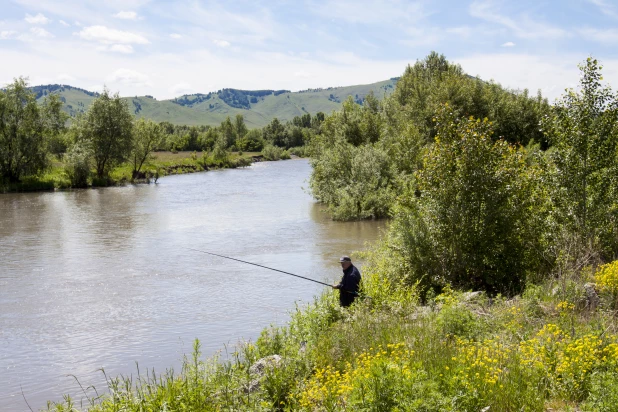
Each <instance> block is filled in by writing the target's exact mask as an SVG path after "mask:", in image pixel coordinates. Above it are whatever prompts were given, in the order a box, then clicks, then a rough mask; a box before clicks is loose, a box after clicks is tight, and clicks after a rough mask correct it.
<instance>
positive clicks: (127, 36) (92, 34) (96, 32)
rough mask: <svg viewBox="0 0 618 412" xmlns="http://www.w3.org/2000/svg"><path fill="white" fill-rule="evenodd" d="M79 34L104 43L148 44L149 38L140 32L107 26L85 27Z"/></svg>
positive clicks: (86, 38)
mask: <svg viewBox="0 0 618 412" xmlns="http://www.w3.org/2000/svg"><path fill="white" fill-rule="evenodd" d="M75 34H76V35H77V36H79V37H81V38H82V39H84V40H89V41H97V42H100V43H103V44H148V43H149V41H148V39H147V38H145V37H144V36H142V35H140V34H136V33H132V32H128V31H121V30H116V29H110V28H108V27H106V26H89V27H85V28H84V29H83V30H82V31H80V32H79V33H75Z"/></svg>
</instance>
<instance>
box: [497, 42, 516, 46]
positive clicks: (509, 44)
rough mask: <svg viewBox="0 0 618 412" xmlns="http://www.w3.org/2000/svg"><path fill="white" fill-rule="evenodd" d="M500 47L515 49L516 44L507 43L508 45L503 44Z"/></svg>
mask: <svg viewBox="0 0 618 412" xmlns="http://www.w3.org/2000/svg"><path fill="white" fill-rule="evenodd" d="M500 47H515V43H513V42H512V41H507V42H506V43H502V45H501V46H500Z"/></svg>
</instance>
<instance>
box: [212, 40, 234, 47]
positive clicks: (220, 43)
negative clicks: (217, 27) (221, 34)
mask: <svg viewBox="0 0 618 412" xmlns="http://www.w3.org/2000/svg"><path fill="white" fill-rule="evenodd" d="M212 42H213V43H214V44H215V45H216V46H217V47H230V42H229V41H226V40H219V39H215V40H213V41H212Z"/></svg>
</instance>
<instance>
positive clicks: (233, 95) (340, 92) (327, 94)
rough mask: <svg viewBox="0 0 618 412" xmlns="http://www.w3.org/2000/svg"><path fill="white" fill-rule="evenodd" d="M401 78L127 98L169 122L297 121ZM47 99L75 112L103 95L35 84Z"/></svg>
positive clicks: (383, 91) (383, 89) (383, 90)
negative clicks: (165, 97) (54, 97)
mask: <svg viewBox="0 0 618 412" xmlns="http://www.w3.org/2000/svg"><path fill="white" fill-rule="evenodd" d="M397 80H398V78H392V79H390V80H385V81H382V82H378V83H372V84H365V85H357V86H346V87H329V88H325V89H309V90H303V91H299V92H290V91H288V90H238V89H222V90H219V91H218V92H212V93H208V94H191V95H183V96H180V97H177V98H174V99H170V100H157V99H155V98H153V97H152V96H134V97H124V99H126V100H127V102H128V104H129V108H130V109H131V110H132V111H133V112H134V114H135V116H137V117H145V118H148V119H152V120H154V121H157V122H162V121H168V122H170V123H173V124H185V125H211V126H215V125H219V124H220V123H221V122H222V121H223V120H225V118H226V117H227V116H230V117H234V116H236V115H237V114H242V115H243V116H244V117H245V122H246V123H247V125H248V126H249V127H263V126H265V125H266V124H267V123H269V122H270V121H271V120H272V119H273V118H275V117H276V118H278V119H279V120H281V121H284V122H285V121H288V120H292V119H293V118H294V116H302V115H303V114H305V113H310V114H312V115H315V114H316V113H318V112H324V113H327V114H328V113H330V112H332V111H333V110H338V109H339V108H340V107H341V102H343V101H344V100H345V99H346V98H347V97H348V96H352V97H353V98H354V99H355V100H356V101H358V102H361V101H362V100H363V99H364V98H365V96H366V95H367V94H369V93H370V92H373V93H374V94H375V95H376V97H378V98H382V97H383V96H384V95H388V94H390V93H391V92H392V91H393V90H394V88H395V84H396V82H397ZM31 89H32V90H33V91H34V93H35V94H36V95H37V99H39V100H42V99H44V98H45V96H47V95H48V94H50V93H57V94H59V95H60V97H61V99H62V101H63V102H64V103H65V110H66V112H67V113H69V114H70V115H72V116H73V115H75V114H77V113H80V112H84V111H86V110H87V109H88V106H89V105H90V103H91V102H92V100H94V99H95V98H96V97H97V93H95V92H90V91H87V90H84V89H80V88H77V87H73V86H68V85H58V84H54V85H44V86H34V87H32V88H31Z"/></svg>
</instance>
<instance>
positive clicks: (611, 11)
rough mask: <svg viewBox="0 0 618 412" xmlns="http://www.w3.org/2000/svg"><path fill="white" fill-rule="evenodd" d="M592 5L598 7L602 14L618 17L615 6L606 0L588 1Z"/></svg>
mask: <svg viewBox="0 0 618 412" xmlns="http://www.w3.org/2000/svg"><path fill="white" fill-rule="evenodd" d="M588 1H589V2H590V3H592V4H594V5H595V6H597V7H598V8H599V9H600V10H601V13H603V14H605V15H606V16H609V17H618V10H616V6H614V5H613V4H608V3H607V2H606V1H605V0H588Z"/></svg>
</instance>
